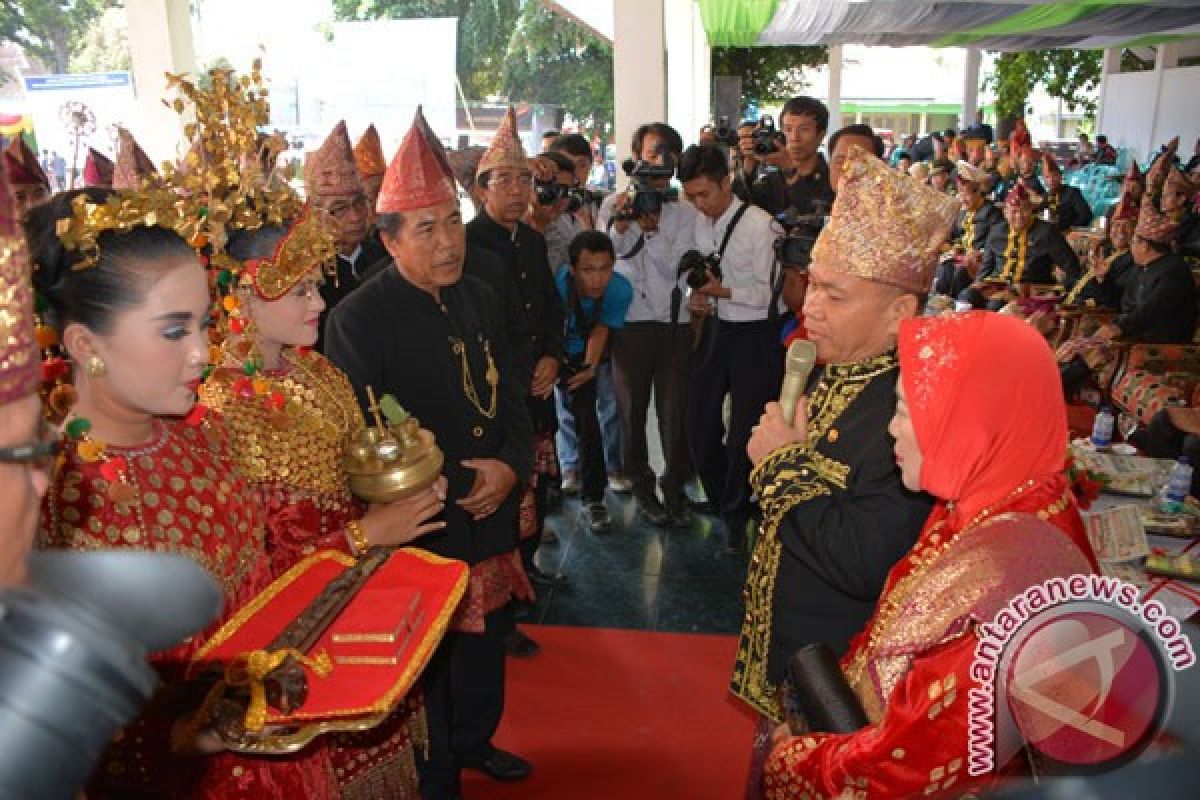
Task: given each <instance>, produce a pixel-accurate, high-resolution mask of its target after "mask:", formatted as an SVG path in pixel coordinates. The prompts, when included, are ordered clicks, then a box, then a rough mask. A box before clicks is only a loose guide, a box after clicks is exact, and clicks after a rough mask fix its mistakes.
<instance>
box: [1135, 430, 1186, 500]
mask: <svg viewBox="0 0 1200 800" xmlns="http://www.w3.org/2000/svg"><path fill="white" fill-rule="evenodd" d="M1129 441H1130V442H1131V443H1132V444H1133V445H1134V446H1135V447H1137V448H1138V449H1139V450H1141V451H1142V452H1143V453H1145V454H1146V455H1148V456H1150V457H1151V458H1179V457H1180V456H1187V457H1188V459H1189V460H1190V461H1191V462H1192V464H1197V463H1200V436H1194V435H1192V434H1190V433H1185V432H1183V431H1181V430H1180V429H1179V428H1176V427H1175V424H1174V423H1172V422H1171V418H1170V416H1168V415H1167V412H1166V411H1165V410H1163V411H1159V412H1158V413H1157V414H1155V415H1154V417H1153V418H1152V419H1151V420H1150V424H1149V425H1148V426H1146V427H1145V428H1138V430H1137V431H1135V432H1134V434H1133V435H1132V436H1131V437H1130V439H1129ZM1191 495H1192V496H1193V497H1200V469H1195V470H1193V471H1192V488H1191Z"/></svg>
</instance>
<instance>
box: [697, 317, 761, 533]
mask: <svg viewBox="0 0 1200 800" xmlns="http://www.w3.org/2000/svg"><path fill="white" fill-rule="evenodd" d="M705 328H706V330H705V332H704V337H703V339H702V341H701V344H700V347H699V348H698V349H697V350H696V352H694V353H693V354H692V355H693V365H692V370H691V377H690V385H689V387H688V399H687V423H686V424H687V437H688V445H689V447H690V448H691V452H692V463H693V464H694V465H695V467H696V472H697V473H698V474H699V475H700V481H701V483H703V484H704V493H705V494H706V495H708V499H709V500H710V501H712V502H713V503H716V504H717V506H718V508H719V509H720V513H721V517H722V519H724V520H725V525H726V527H727V528H728V529H729V531H730V533H733V532H734V531H737V530H740V529H742V528H744V527H745V525H746V522H747V521H748V520H749V519H750V516H751V513H752V511H753V504H752V503H751V502H750V482H749V481H750V457H749V456H748V455H746V442H748V441H749V440H750V429H751V428H752V427H754V425H756V424H757V423H758V419H759V417H761V416H762V413H763V407H764V406H765V405H766V404H767V403H768V402H770V401H771V400H775V399H778V397H779V389H780V385H781V383H782V382H783V347H782V346H781V345H780V344H779V326H778V325H777V324H775V323H772V322H770V321H768V320H765V319H764V320H761V321H755V322H726V321H725V320H719V319H709V320H707V321H706V323H705ZM710 337H711V339H710ZM726 394H728V395H729V398H730V413H729V427H728V430H727V429H726V427H725V423H724V420H723V413H722V408H723V405H724V402H725V395H726Z"/></svg>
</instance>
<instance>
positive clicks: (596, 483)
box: [560, 378, 608, 503]
mask: <svg viewBox="0 0 1200 800" xmlns="http://www.w3.org/2000/svg"><path fill="white" fill-rule="evenodd" d="M560 386H561V387H562V389H563V391H564V392H567V402H568V403H569V404H570V406H571V416H572V417H574V418H575V435H576V436H577V437H578V439H579V477H580V479H581V482H582V484H583V485H582V487H581V490H580V493H579V497H580V499H581V500H583V502H584V503H600V502H603V500H604V487H605V486H607V485H608V474H607V473H606V472H605V466H604V440H603V438H602V434H601V433H600V420H599V418H598V417H597V416H596V379H595V378H593V379H592V380H590V381H588V382H587V383H585V384H583V385H582V386H579V387H577V388H576V389H574V390H573V391H567V385H566V381H563V382H562V383H561V384H560Z"/></svg>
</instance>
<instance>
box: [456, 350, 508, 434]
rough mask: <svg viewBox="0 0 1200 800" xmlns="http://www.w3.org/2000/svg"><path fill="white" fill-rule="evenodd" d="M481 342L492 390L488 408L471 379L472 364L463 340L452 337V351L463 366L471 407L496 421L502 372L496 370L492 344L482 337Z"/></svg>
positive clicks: (466, 391) (464, 386) (487, 377)
mask: <svg viewBox="0 0 1200 800" xmlns="http://www.w3.org/2000/svg"><path fill="white" fill-rule="evenodd" d="M481 341H482V343H483V354H484V356H485V357H486V358H487V372H486V373H485V378H486V380H487V382H488V386H490V387H491V389H492V397H491V401H490V402H489V403H488V407H487V408H484V407H483V403H481V402H480V400H479V393H478V392H476V391H475V381H474V379H473V378H472V377H471V364H470V362H469V361H468V360H467V347H466V345H465V344H464V343H463V340H462V339H459V338H458V337H455V336H451V337H450V349H451V350H452V351H453V352H454V354H455V355H456V356H458V358H459V361H460V363H461V364H462V382H463V391H464V392H465V393H466V395H467V399H468V400H470V401H471V405H473V406H475V409H476V410H477V411H478V412H479V413H480V414H482V415H483V416H485V417H487V418H488V419H495V418H496V397H497V392H496V387H497V386H499V385H500V371H499V370H497V369H496V362H495V361H494V360H493V359H492V345H491V343H490V342H488V341H487V340H484V339H482V337H481Z"/></svg>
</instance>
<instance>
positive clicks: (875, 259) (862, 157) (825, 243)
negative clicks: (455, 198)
mask: <svg viewBox="0 0 1200 800" xmlns="http://www.w3.org/2000/svg"><path fill="white" fill-rule="evenodd" d="M484 161H485V162H486V161H487V158H486V156H485V158H484ZM480 171H481V172H482V171H483V164H480ZM958 210H959V204H958V201H957V200H955V199H954V198H953V197H950V196H948V195H946V194H944V193H942V192H939V191H937V190H936V189H933V188H931V187H929V186H925V185H924V184H921V183H919V182H917V181H916V180H914V179H912V178H910V177H908V176H907V175H901V174H900V173H898V172H896V171H895V170H894V169H891V168H889V167H888V166H887V164H885V163H884V162H883V161H881V160H880V159H878V158H875V157H874V156H872V155H870V154H868V153H867V152H866V151H865V150H863V149H862V148H861V147H859V146H857V145H855V146H853V147H852V148H851V149H850V154H849V155H848V156H847V157H846V165H845V167H844V169H843V172H842V180H841V184H840V185H839V186H838V193H837V199H836V200H835V201H834V203H833V212H832V214H831V215H830V218H829V224H828V225H826V226H825V228H824V230H822V231H821V234H820V236H818V237H817V241H816V244H814V245H813V252H812V260H813V262H814V263H817V264H820V265H821V266H822V267H825V268H827V269H832V270H836V271H838V272H846V273H849V274H851V275H857V276H858V277H860V278H866V279H867V280H871V281H877V282H879V283H886V284H890V285H892V286H896V287H899V288H901V289H904V290H906V291H911V292H919V293H923V292H928V291H929V287H930V285H931V284H932V282H933V272H934V270H935V269H936V268H937V259H938V255H939V253H940V250H941V246H942V244H943V243H944V242H945V241H946V240H947V238H949V235H950V230H951V228H953V227H954V221H955V220H956V219H957V218H958Z"/></svg>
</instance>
